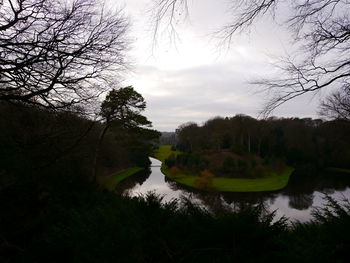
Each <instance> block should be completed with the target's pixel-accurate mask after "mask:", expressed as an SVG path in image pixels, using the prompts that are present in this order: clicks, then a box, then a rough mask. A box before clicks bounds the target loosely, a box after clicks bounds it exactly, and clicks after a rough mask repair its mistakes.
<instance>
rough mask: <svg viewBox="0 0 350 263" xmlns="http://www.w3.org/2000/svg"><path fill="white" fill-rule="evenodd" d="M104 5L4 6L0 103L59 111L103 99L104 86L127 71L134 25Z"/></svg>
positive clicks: (29, 1)
mask: <svg viewBox="0 0 350 263" xmlns="http://www.w3.org/2000/svg"><path fill="white" fill-rule="evenodd" d="M100 4H101V3H99V2H98V1H95V0H92V1H84V0H74V1H61V0H5V1H3V3H2V4H1V5H0V54H1V56H0V100H6V101H11V102H19V101H20V102H24V103H29V104H36V105H40V106H43V107H48V108H54V109H57V108H66V107H67V106H70V105H73V104H76V103H79V102H86V101H89V100H90V99H92V98H96V96H98V95H99V94H101V92H103V91H104V86H105V85H104V84H103V82H105V81H106V80H108V79H109V78H111V76H113V75H114V76H115V75H116V74H117V73H118V72H119V71H120V70H122V69H124V68H125V66H126V61H125V59H124V57H125V56H124V52H125V51H126V48H127V40H126V30H127V28H128V22H127V20H126V19H125V17H124V16H123V15H122V12H121V11H106V10H104V8H103V7H100ZM110 73H113V74H110Z"/></svg>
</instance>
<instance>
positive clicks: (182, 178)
mask: <svg viewBox="0 0 350 263" xmlns="http://www.w3.org/2000/svg"><path fill="white" fill-rule="evenodd" d="M172 153H173V154H176V155H177V154H180V153H179V152H175V151H172V150H171V146H169V145H163V146H160V147H159V149H158V150H157V152H156V153H155V158H157V159H158V160H160V161H161V162H162V167H161V171H162V173H163V174H164V175H165V176H167V177H168V178H170V179H172V180H174V181H176V182H178V183H180V184H183V185H186V186H189V187H193V188H197V189H203V188H202V187H200V186H199V185H198V183H197V182H198V179H199V178H200V176H199V175H198V174H192V173H187V172H179V173H176V174H171V173H170V172H169V169H168V167H167V166H166V165H165V163H164V161H165V159H166V158H167V157H168V156H169V155H170V154H172ZM293 171H294V169H293V168H291V167H287V168H285V169H283V170H281V171H280V172H271V175H270V176H265V177H263V178H254V179H251V178H225V177H213V178H211V179H210V184H208V185H206V187H205V190H214V191H220V192H261V191H275V190H280V189H282V188H284V187H285V186H286V185H287V184H288V181H289V177H290V175H291V174H292V172H293Z"/></svg>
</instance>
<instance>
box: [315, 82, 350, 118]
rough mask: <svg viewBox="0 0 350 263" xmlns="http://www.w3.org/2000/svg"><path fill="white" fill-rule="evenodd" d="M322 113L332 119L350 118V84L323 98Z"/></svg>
mask: <svg viewBox="0 0 350 263" xmlns="http://www.w3.org/2000/svg"><path fill="white" fill-rule="evenodd" d="M320 113H321V115H323V116H325V117H329V118H332V119H343V120H350V86H346V87H344V88H343V89H341V90H339V91H336V92H333V93H332V94H331V95H329V96H328V97H327V98H326V99H325V100H323V101H322V103H321V112H320Z"/></svg>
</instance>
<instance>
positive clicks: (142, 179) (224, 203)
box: [118, 158, 350, 222]
mask: <svg viewBox="0 0 350 263" xmlns="http://www.w3.org/2000/svg"><path fill="white" fill-rule="evenodd" d="M150 160H151V162H152V164H151V166H150V169H149V170H148V171H143V172H140V173H138V174H135V175H133V176H131V177H129V178H127V179H126V180H124V181H122V182H121V183H120V185H119V186H118V189H119V191H122V192H123V194H125V195H130V196H137V195H145V194H147V192H150V191H152V192H154V193H156V194H159V195H161V196H163V201H164V202H166V201H170V200H172V199H174V198H176V199H179V200H181V199H183V198H188V199H190V200H191V201H192V202H194V203H196V204H198V205H200V206H201V207H204V208H206V209H208V210H209V211H211V212H214V213H215V212H220V211H223V210H235V209H240V208H242V207H245V206H248V205H257V204H260V205H262V206H263V207H264V208H265V209H266V211H270V212H272V211H276V218H280V217H282V216H285V217H287V218H289V220H290V221H300V222H305V221H309V220H311V219H312V210H313V209H314V208H315V207H323V206H324V204H325V200H324V196H325V194H328V195H330V196H331V197H333V198H335V199H336V200H340V201H341V200H343V199H344V198H345V199H350V175H348V174H345V175H340V174H329V175H322V176H319V175H313V174H306V175H305V174H302V175H300V174H296V173H293V174H292V175H291V177H290V180H289V183H288V185H287V187H285V188H284V189H282V190H279V191H274V192H256V193H222V192H208V191H200V190H196V189H192V188H189V187H186V186H183V185H180V184H178V183H176V182H174V181H172V180H169V179H168V178H166V177H165V176H164V175H163V174H162V172H161V171H160V165H161V162H160V161H158V160H156V159H154V158H150Z"/></svg>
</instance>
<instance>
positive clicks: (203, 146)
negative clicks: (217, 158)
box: [177, 115, 350, 170]
mask: <svg viewBox="0 0 350 263" xmlns="http://www.w3.org/2000/svg"><path fill="white" fill-rule="evenodd" d="M349 134H350V122H349V121H346V120H333V121H322V120H313V119H310V118H304V119H299V118H281V119H277V118H269V119H267V120H257V119H254V118H252V117H249V116H245V115H236V116H234V117H231V118H220V117H217V118H214V119H211V120H208V121H207V122H206V123H205V124H204V125H203V126H198V125H196V124H190V125H182V126H180V128H179V129H178V130H177V137H178V143H177V149H179V150H181V151H184V152H188V153H191V152H194V153H195V152H197V153H198V152H199V153H202V155H203V153H205V152H206V151H208V150H210V151H217V152H225V151H231V152H233V153H235V154H239V155H241V156H244V155H246V156H247V155H256V156H261V157H263V158H264V159H265V160H266V164H269V163H271V162H272V163H273V162H275V161H274V160H276V159H282V160H286V162H287V163H288V164H289V165H292V166H296V167H301V166H305V165H310V164H312V165H313V166H315V167H319V168H322V167H329V166H331V167H344V168H348V167H349V164H350V150H349V149H350V137H349ZM227 162H229V160H227V161H226V164H225V167H223V169H224V170H227V168H228V167H227ZM236 162H237V164H235V165H236V166H241V167H242V165H244V164H242V165H240V160H239V159H237V160H236ZM241 162H242V160H241ZM253 165H254V164H253ZM255 165H256V164H255Z"/></svg>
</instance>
